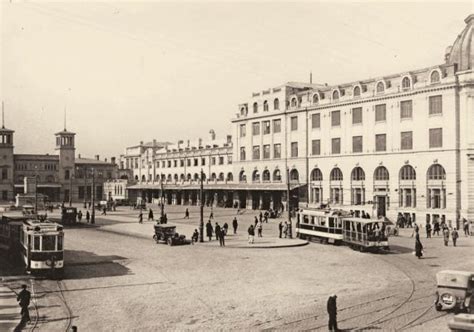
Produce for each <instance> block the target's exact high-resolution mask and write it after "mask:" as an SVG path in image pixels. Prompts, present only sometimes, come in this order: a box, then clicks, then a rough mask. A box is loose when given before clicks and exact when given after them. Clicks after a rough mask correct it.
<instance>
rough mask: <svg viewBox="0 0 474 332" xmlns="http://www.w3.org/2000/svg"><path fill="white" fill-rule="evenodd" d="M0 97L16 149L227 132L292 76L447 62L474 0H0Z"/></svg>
mask: <svg viewBox="0 0 474 332" xmlns="http://www.w3.org/2000/svg"><path fill="white" fill-rule="evenodd" d="M1 1H2V2H1V3H2V7H1V45H0V47H1V53H0V56H1V71H0V76H1V86H0V94H1V96H0V97H1V99H2V100H4V101H5V108H6V115H5V118H6V126H7V127H8V128H10V129H14V130H15V131H16V132H15V148H16V152H17V153H47V152H48V153H52V151H53V148H54V138H53V134H54V133H55V132H57V131H59V130H62V129H63V112H64V108H65V107H66V108H67V118H68V120H67V122H68V125H67V127H68V129H69V130H72V131H75V132H76V133H77V134H78V137H77V140H76V144H77V151H78V153H82V154H83V155H88V156H92V155H94V154H100V155H101V156H108V157H110V156H112V155H119V154H120V153H123V150H124V148H125V147H126V146H130V145H133V144H136V143H138V142H139V141H140V140H143V141H149V140H151V139H153V138H156V139H158V140H162V141H165V140H167V141H172V142H174V141H176V140H178V139H188V138H190V139H194V138H197V137H207V136H208V132H209V130H210V129H211V128H212V129H214V130H215V131H216V133H217V136H218V137H224V135H226V134H228V133H229V134H230V133H231V125H230V119H231V118H232V117H234V116H235V113H236V112H237V104H238V103H240V102H243V101H245V100H246V99H248V97H249V96H250V95H251V93H252V92H253V91H260V90H263V89H266V88H269V87H274V86H277V85H280V84H282V83H285V82H288V81H309V72H310V71H312V72H313V82H316V83H326V82H327V83H329V84H337V83H344V82H350V81H355V80H362V79H366V78H370V77H377V76H382V75H384V74H391V73H397V72H402V71H408V70H412V69H417V68H422V67H427V66H431V65H436V64H440V63H442V62H443V57H444V51H445V49H446V47H447V46H448V45H450V44H452V43H453V42H454V40H455V38H456V36H457V34H459V33H460V32H461V31H462V29H463V28H464V26H465V24H464V18H465V17H467V16H468V15H469V14H470V13H472V12H473V5H472V2H464V3H461V2H459V3H455V2H445V3H440V2H433V3H428V2H418V3H380V2H376V3H375V2H373V3H369V2H363V3H349V2H331V3H329V2H314V3H307V2H306V3H283V2H279V3H268V2H259V3H256V2H240V3H238V2H233V3H229V2H227V3H210V2H202V3H159V2H143V3H135V2H133V3H132V2H111V1H109V2H100V3H99V2H82V3H79V2H76V3H73V2H71V1H67V2H55V3H46V2H38V1H37V2H31V1H26V2H25V1H19V0H18V1H15V0H12V1H11V2H10V1H4V0H1Z"/></svg>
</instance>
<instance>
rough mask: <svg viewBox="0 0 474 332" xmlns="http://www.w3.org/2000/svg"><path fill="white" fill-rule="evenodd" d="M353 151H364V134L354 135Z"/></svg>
mask: <svg viewBox="0 0 474 332" xmlns="http://www.w3.org/2000/svg"><path fill="white" fill-rule="evenodd" d="M352 152H353V153H360V152H362V136H353V137H352Z"/></svg>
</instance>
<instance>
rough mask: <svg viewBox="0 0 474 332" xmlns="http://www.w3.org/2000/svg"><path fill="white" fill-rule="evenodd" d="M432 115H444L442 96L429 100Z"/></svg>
mask: <svg viewBox="0 0 474 332" xmlns="http://www.w3.org/2000/svg"><path fill="white" fill-rule="evenodd" d="M429 107H430V112H429V114H430V115H434V114H443V99H442V96H431V97H430V98H429Z"/></svg>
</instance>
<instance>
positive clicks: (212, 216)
mask: <svg viewBox="0 0 474 332" xmlns="http://www.w3.org/2000/svg"><path fill="white" fill-rule="evenodd" d="M209 219H214V211H213V210H212V207H211V214H209Z"/></svg>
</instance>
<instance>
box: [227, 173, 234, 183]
mask: <svg viewBox="0 0 474 332" xmlns="http://www.w3.org/2000/svg"><path fill="white" fill-rule="evenodd" d="M227 181H228V182H232V181H234V175H233V174H232V172H229V173H227Z"/></svg>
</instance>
